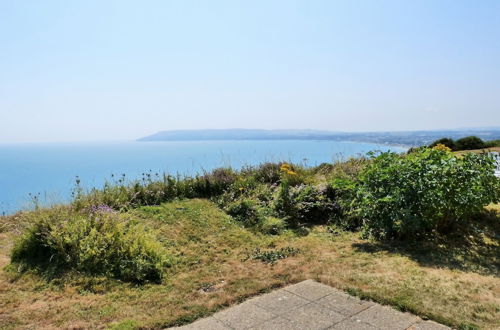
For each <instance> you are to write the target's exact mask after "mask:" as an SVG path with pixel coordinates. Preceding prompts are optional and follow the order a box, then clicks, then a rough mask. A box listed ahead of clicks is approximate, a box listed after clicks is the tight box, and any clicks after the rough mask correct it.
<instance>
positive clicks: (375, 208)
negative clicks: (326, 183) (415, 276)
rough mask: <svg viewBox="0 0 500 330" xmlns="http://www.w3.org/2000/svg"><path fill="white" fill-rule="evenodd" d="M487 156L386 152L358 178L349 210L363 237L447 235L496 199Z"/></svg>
mask: <svg viewBox="0 0 500 330" xmlns="http://www.w3.org/2000/svg"><path fill="white" fill-rule="evenodd" d="M493 168H494V165H493V160H492V159H491V158H490V157H488V156H487V155H476V154H466V155H464V157H463V158H458V157H456V156H455V155H454V154H453V153H451V152H446V151H441V150H436V149H423V150H419V151H416V152H413V153H411V154H409V155H407V156H402V155H399V154H395V153H391V152H385V153H381V154H380V155H379V156H377V157H374V159H373V162H372V164H371V165H369V166H368V167H367V168H366V169H365V170H364V171H363V172H362V173H361V175H360V177H359V181H358V183H357V188H356V197H355V200H354V204H355V205H354V207H355V210H356V213H357V214H358V215H359V216H360V217H361V218H363V221H364V224H363V226H364V233H365V234H366V235H368V236H373V237H376V238H381V239H388V238H407V239H415V238H420V237H423V236H425V235H426V234H429V233H431V232H433V231H438V232H441V233H447V232H448V231H449V230H450V229H452V228H453V226H455V225H457V224H459V223H464V222H466V221H468V220H469V219H471V217H472V215H474V214H476V213H478V212H480V211H481V210H482V209H483V207H484V206H485V205H487V204H489V203H492V202H497V201H499V199H500V186H499V185H500V183H499V180H498V179H497V178H496V177H495V176H494V175H493V173H494V171H493Z"/></svg>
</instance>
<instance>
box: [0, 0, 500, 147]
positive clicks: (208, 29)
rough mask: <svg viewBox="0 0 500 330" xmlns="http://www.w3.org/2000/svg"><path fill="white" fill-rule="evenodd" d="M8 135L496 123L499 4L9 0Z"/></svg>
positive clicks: (4, 129)
mask: <svg viewBox="0 0 500 330" xmlns="http://www.w3.org/2000/svg"><path fill="white" fill-rule="evenodd" d="M0 125H1V126H0V143H2V142H23V141H79V140H120V139H135V138H138V137H141V136H143V135H148V134H151V133H154V132H156V131H159V130H165V129H185V128H187V129H196V128H269V129H271V128H316V129H328V130H342V131H380V130H415V129H436V128H456V127H473V126H500V1H497V0H492V1H487V0H481V1H476V0H470V1H457V0H449V1H444V0H428V1H420V0H419V1H410V0H408V1H401V0H395V1H380V0H377V1H375V0H373V1H370V0H366V1H356V0H349V1H333V0H325V1H311V0H303V1H292V0H283V1H273V0H264V1H256V0H252V1H236V0H228V1H216V0H211V1H189V0H179V1H168V0H161V1H160V0H158V1H148V0H141V1H137V0H136V1H125V0H117V1H106V0H92V1H91V0H81V1H68V0H61V1H49V0H45V1H38V0H34V1H23V0H19V1H17V0H16V1H9V0H0Z"/></svg>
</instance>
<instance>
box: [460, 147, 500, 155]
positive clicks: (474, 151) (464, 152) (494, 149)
mask: <svg viewBox="0 0 500 330" xmlns="http://www.w3.org/2000/svg"><path fill="white" fill-rule="evenodd" d="M491 151H496V152H500V147H491V148H485V149H475V150H462V151H455V154H457V155H463V154H466V153H469V152H473V153H476V154H480V153H483V152H491Z"/></svg>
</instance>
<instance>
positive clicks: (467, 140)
mask: <svg viewBox="0 0 500 330" xmlns="http://www.w3.org/2000/svg"><path fill="white" fill-rule="evenodd" d="M438 144H443V145H445V146H447V147H448V148H450V149H451V150H453V151H460V150H475V149H484V148H491V147H500V140H491V141H483V140H482V139H480V138H478V137H477V136H466V137H464V138H461V139H458V140H456V141H454V140H453V139H450V138H442V139H439V140H436V141H434V142H432V143H431V144H430V145H429V147H431V148H432V147H435V146H436V145H438Z"/></svg>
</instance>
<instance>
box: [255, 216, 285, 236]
mask: <svg viewBox="0 0 500 330" xmlns="http://www.w3.org/2000/svg"><path fill="white" fill-rule="evenodd" d="M285 229H286V222H285V221H284V220H283V219H280V218H275V217H271V216H266V217H264V218H263V219H262V222H261V223H260V226H259V230H260V231H261V232H262V233H264V234H270V235H278V234H280V233H281V232H282V231H283V230H285Z"/></svg>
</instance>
